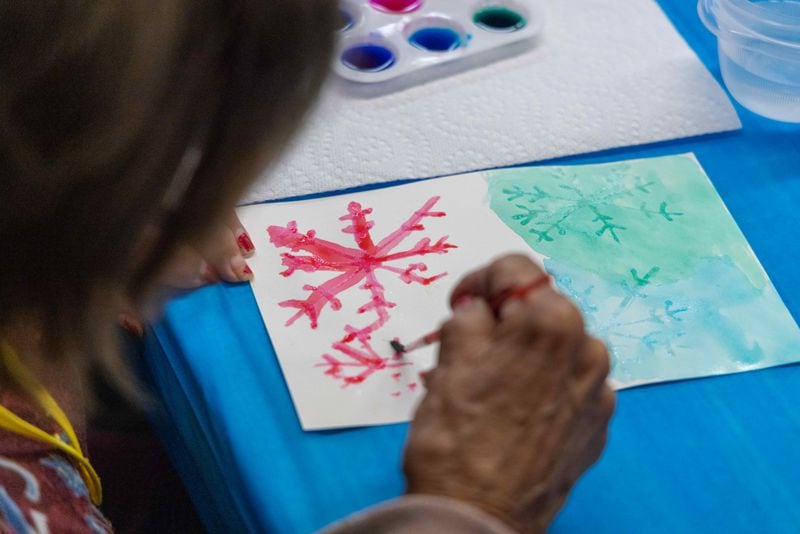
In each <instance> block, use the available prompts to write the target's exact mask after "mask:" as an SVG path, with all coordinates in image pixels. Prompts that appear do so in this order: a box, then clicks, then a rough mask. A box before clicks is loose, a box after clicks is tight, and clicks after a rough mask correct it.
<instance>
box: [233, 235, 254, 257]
mask: <svg viewBox="0 0 800 534" xmlns="http://www.w3.org/2000/svg"><path fill="white" fill-rule="evenodd" d="M236 242H237V243H239V248H241V249H242V251H244V252H253V251H254V250H255V249H256V247H255V245H253V241H252V240H251V239H250V236H249V235H247V232H242V233H241V234H239V237H237V238H236Z"/></svg>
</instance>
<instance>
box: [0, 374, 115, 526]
mask: <svg viewBox="0 0 800 534" xmlns="http://www.w3.org/2000/svg"><path fill="white" fill-rule="evenodd" d="M0 404H2V405H3V406H5V407H6V408H8V409H9V410H11V411H12V412H13V413H15V414H16V415H17V416H19V417H21V418H23V419H25V420H26V421H28V422H30V423H32V424H34V425H36V426H38V427H39V428H41V429H42V430H45V431H47V432H51V433H56V432H58V431H60V429H59V427H58V425H57V424H56V423H55V421H52V420H50V419H49V418H48V417H47V416H45V415H44V414H41V413H40V412H39V411H38V410H37V409H36V408H35V406H34V405H33V404H32V403H30V402H28V401H27V400H26V399H25V398H24V397H22V396H21V395H19V394H18V393H16V392H13V391H10V390H9V391H2V392H0ZM79 435H80V434H79ZM47 532H58V533H91V534H105V533H109V532H113V529H112V528H111V524H110V523H109V522H108V520H106V518H105V517H104V516H103V514H102V513H101V512H100V510H98V509H97V507H95V506H94V505H93V504H92V502H91V500H90V499H89V490H88V489H87V487H86V484H85V483H84V481H83V479H82V478H81V476H80V474H79V473H78V470H77V469H75V467H74V466H73V464H72V462H71V461H70V460H69V459H68V458H67V457H66V456H64V455H63V454H61V453H60V452H58V451H55V450H53V449H52V448H51V447H49V446H48V445H46V444H44V443H40V442H38V441H34V440H31V439H28V438H25V437H22V436H19V435H17V434H14V433H12V432H8V431H5V430H2V429H0V533H3V534H6V533H14V534H28V533H35V534H44V533H47Z"/></svg>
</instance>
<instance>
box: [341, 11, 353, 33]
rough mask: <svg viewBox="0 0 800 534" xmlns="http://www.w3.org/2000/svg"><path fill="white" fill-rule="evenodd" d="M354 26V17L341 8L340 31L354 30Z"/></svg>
mask: <svg viewBox="0 0 800 534" xmlns="http://www.w3.org/2000/svg"><path fill="white" fill-rule="evenodd" d="M354 24H355V20H353V16H352V15H351V14H350V13H348V12H347V11H345V10H344V9H341V8H339V24H338V27H339V31H340V32H346V31H347V30H349V29H350V28H352V27H353V25H354Z"/></svg>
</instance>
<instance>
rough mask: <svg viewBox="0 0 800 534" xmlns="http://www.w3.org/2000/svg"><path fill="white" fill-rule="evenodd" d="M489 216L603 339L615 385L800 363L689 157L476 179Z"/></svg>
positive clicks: (777, 303)
mask: <svg viewBox="0 0 800 534" xmlns="http://www.w3.org/2000/svg"><path fill="white" fill-rule="evenodd" d="M484 176H485V179H486V181H487V184H488V190H489V203H490V207H491V209H492V210H493V211H494V212H495V213H496V214H497V215H498V216H499V217H500V219H501V220H502V221H503V222H504V223H505V224H506V225H507V226H508V227H509V228H510V229H511V230H513V231H514V232H515V233H517V234H518V235H519V236H520V237H522V238H523V239H524V240H525V241H526V242H527V243H528V244H529V245H530V247H531V248H532V249H534V250H535V251H537V252H538V253H540V254H542V255H543V256H544V257H545V260H544V264H545V267H546V268H547V270H548V271H549V272H550V273H551V274H552V275H553V276H554V278H555V280H556V283H557V284H558V286H559V287H560V289H561V290H562V291H563V292H565V293H566V294H568V295H569V296H571V297H572V298H573V299H574V300H575V301H576V303H577V304H578V305H579V306H580V307H581V309H582V310H583V312H584V314H585V315H586V320H587V325H588V327H589V329H590V330H591V331H592V333H594V334H595V335H596V336H598V337H600V338H601V339H603V340H605V341H606V342H607V343H608V345H609V348H610V351H611V354H612V377H613V379H614V380H615V382H616V383H617V385H618V386H629V385H636V384H641V383H647V382H654V381H662V380H672V379H681V378H690V377H696V376H705V375H714V374H723V373H731V372H738V371H745V370H749V369H755V368H761V367H767V366H771V365H779V364H782V363H789V362H794V361H796V360H798V359H800V331H798V328H797V324H796V323H795V322H794V319H793V318H792V317H791V315H790V314H789V312H788V310H787V309H786V307H785V306H784V304H783V302H782V301H781V299H780V297H779V295H778V294H777V292H776V291H775V288H774V287H773V285H772V283H771V282H770V281H769V278H768V277H767V275H766V273H765V272H764V270H763V269H762V267H761V265H760V264H759V263H758V260H757V259H756V257H755V256H754V254H753V252H752V250H751V249H750V247H749V245H748V244H747V241H746V240H745V238H744V236H743V235H742V233H741V232H740V230H739V228H738V227H737V226H736V223H735V222H734V220H733V218H732V217H731V215H730V214H729V213H728V211H727V209H726V208H725V206H724V204H723V203H722V200H721V199H720V198H719V196H718V195H717V193H716V191H715V190H714V188H713V186H712V185H711V183H710V182H709V180H708V178H707V177H706V175H705V173H704V172H703V170H702V168H701V167H700V165H699V164H698V163H697V161H696V160H695V159H694V157H693V156H691V155H681V156H668V157H662V158H652V159H645V160H636V161H628V162H622V163H612V164H604V165H582V166H563V167H528V168H520V169H508V170H502V171H491V172H487V173H484Z"/></svg>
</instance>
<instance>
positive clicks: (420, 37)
mask: <svg viewBox="0 0 800 534" xmlns="http://www.w3.org/2000/svg"><path fill="white" fill-rule="evenodd" d="M408 42H409V43H411V44H412V45H413V46H415V47H417V48H419V49H421V50H430V51H432V52H450V51H451V50H455V49H456V48H458V47H460V46H461V36H460V35H459V34H458V32H457V31H455V30H453V29H451V28H422V29H421V30H417V31H415V32H414V33H412V34H411V37H409V38H408Z"/></svg>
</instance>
